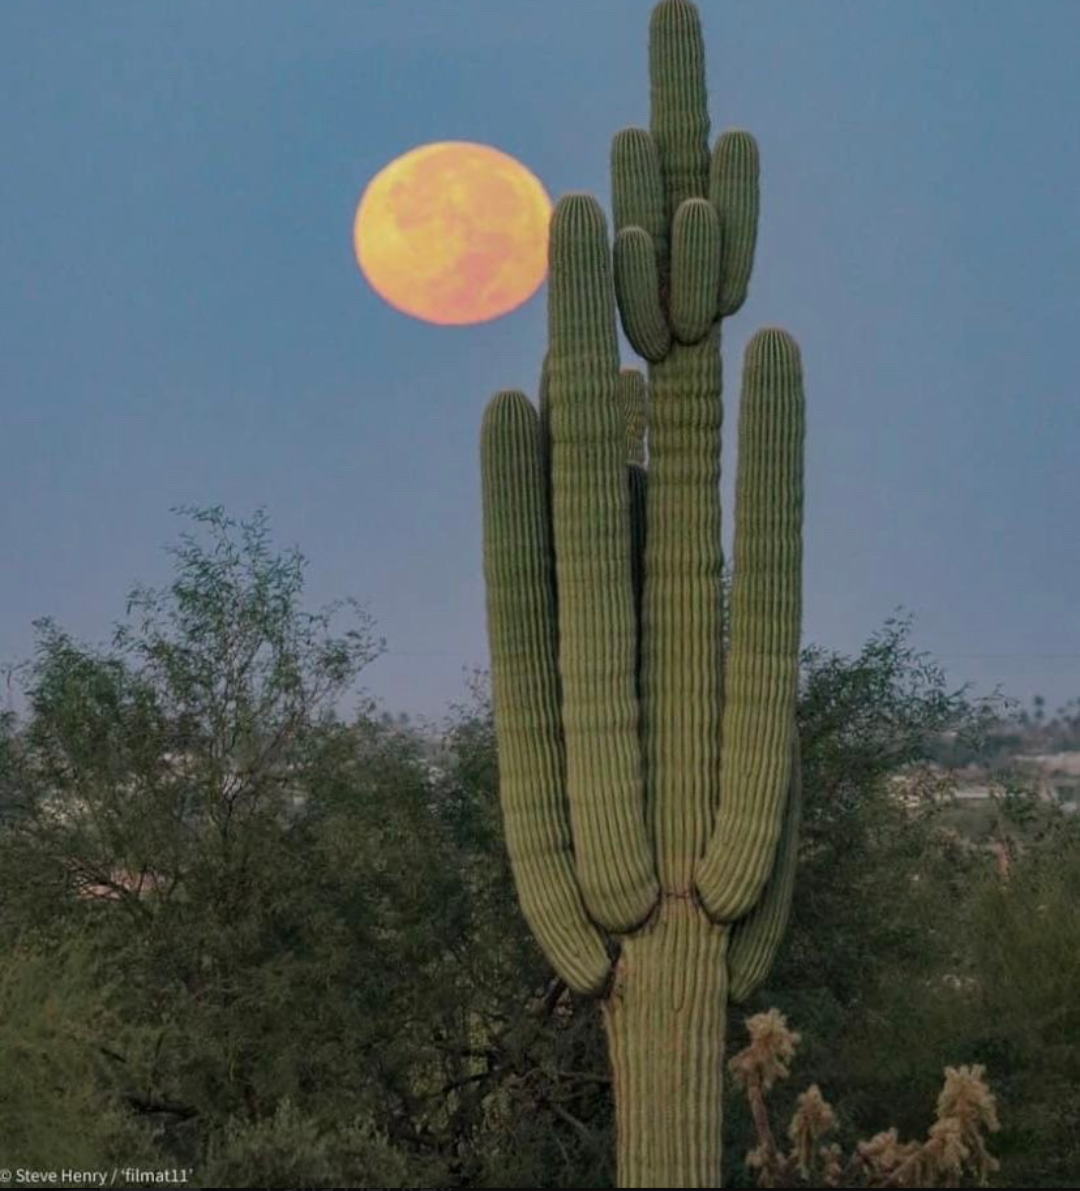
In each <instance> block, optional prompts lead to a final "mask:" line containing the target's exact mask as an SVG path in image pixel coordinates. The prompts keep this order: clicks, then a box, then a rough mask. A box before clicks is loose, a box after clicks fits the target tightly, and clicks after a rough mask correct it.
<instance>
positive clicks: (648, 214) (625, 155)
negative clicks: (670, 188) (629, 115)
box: [611, 128, 668, 271]
mask: <svg viewBox="0 0 1080 1191" xmlns="http://www.w3.org/2000/svg"><path fill="white" fill-rule="evenodd" d="M611 179H612V187H611V210H612V219H613V220H614V223H615V233H616V235H618V233H619V232H621V231H622V230H623V229H624V228H628V227H639V228H641V230H642V231H643V232H646V233H647V234H648V235H649V236H650V238H651V239H652V242H653V244H654V246H655V248H656V253H657V258H656V259H657V265H658V266H660V267H661V271H662V267H663V266H664V262H665V261H666V260H667V249H668V217H667V211H666V209H665V199H664V179H663V175H662V173H661V171H660V155H659V153H658V152H657V149H656V142H655V141H654V140H653V137H652V133H651V132H649V130H648V129H647V128H624V129H623V130H622V131H621V132H617V133H616V134H615V136H614V138H613V139H612V142H611Z"/></svg>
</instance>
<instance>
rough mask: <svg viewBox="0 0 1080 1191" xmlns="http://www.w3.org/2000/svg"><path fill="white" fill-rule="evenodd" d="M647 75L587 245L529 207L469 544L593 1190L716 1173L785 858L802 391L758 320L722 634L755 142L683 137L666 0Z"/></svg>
mask: <svg viewBox="0 0 1080 1191" xmlns="http://www.w3.org/2000/svg"><path fill="white" fill-rule="evenodd" d="M650 75H651V90H652V114H651V128H650V130H648V131H646V130H644V129H627V130H625V131H623V132H621V133H619V134H618V135H617V136H616V137H615V141H614V145H613V150H612V174H613V194H614V216H615V239H614V248H613V252H612V248H611V246H609V242H608V234H607V228H606V223H605V219H604V215H603V213H602V211H601V210H600V208H599V206H598V205H597V204H596V202H595V201H594V200H593V199H591V198H589V197H588V196H584V195H569V196H567V197H566V198H564V199H562V200H561V201H560V202H559V204H558V205H557V207H556V209H555V213H554V215H553V219H552V224H551V239H550V266H551V269H550V279H549V308H548V309H549V348H548V354H547V358H546V361H545V368H544V375H543V377H542V379H541V397H540V409H539V411H537V410H536V409H534V407H533V406H532V405H531V404H530V403H529V401H528V400H527V398H526V397H525V396H524V394H523V393H521V392H518V391H505V392H501V393H498V394H496V396H495V397H494V398H493V399H492V401H491V403H490V404H489V406H488V408H487V411H486V413H485V415H484V423H483V429H482V434H481V440H482V441H481V455H482V471H483V496H484V568H485V578H486V582H487V593H488V625H489V633H490V640H491V651H492V672H493V685H494V696H495V716H496V729H497V734H498V747H499V764H500V787H501V798H502V804H503V814H504V824H505V830H506V837H507V844H508V848H509V852H510V857H511V861H512V864H513V870H514V875H515V880H516V884H517V889H518V894H519V897H520V901H521V905H522V909H523V911H524V913H525V916H526V918H527V920H528V922H529V924H530V926H531V928H532V930H533V932H534V933H535V935H536V938H537V939H538V941H539V943H540V945H541V946H542V947H543V949H544V951H545V952H546V954H547V956H548V958H549V959H550V961H551V963H552V965H553V966H554V968H555V969H556V971H557V972H558V973H559V974H560V975H561V976H562V978H563V979H564V980H565V981H566V983H567V984H568V985H569V986H570V987H571V988H572V989H574V990H576V991H577V992H579V993H583V994H586V995H591V996H596V997H599V998H601V1000H602V1004H603V1011H604V1018H605V1024H606V1029H607V1034H608V1040H609V1049H610V1055H611V1063H612V1069H613V1075H614V1080H613V1082H614V1091H615V1100H616V1110H617V1130H618V1172H619V1185H620V1186H624V1187H717V1186H719V1185H720V1131H721V1093H722V1071H723V1050H724V1031H725V1018H726V1006H727V1003H728V1001H729V1000H732V1001H739V1000H742V999H744V998H745V997H746V996H747V995H748V994H749V993H750V992H751V991H752V990H753V988H754V987H756V985H757V984H758V983H759V982H760V980H761V979H762V978H763V977H764V975H765V974H766V972H767V971H768V968H769V965H770V964H771V961H772V958H773V955H774V952H775V950H776V946H777V944H778V942H779V939H780V936H781V934H782V932H783V929H784V926H785V923H786V919H787V915H788V910H789V907H790V901H791V892H792V884H793V879H794V868H795V850H796V840H797V830H798V815H799V780H798V746H797V739H796V731H795V697H796V681H797V664H798V649H799V626H800V615H801V568H802V546H801V530H802V457H803V437H804V401H803V392H802V377H801V366H800V361H799V352H798V348H797V347H796V345H795V343H794V341H793V340H792V339H791V338H790V337H789V336H788V335H787V334H785V333H784V332H783V331H779V330H774V329H768V330H764V331H761V332H759V333H758V334H757V335H755V336H754V338H753V339H752V340H751V342H750V344H749V346H748V348H747V352H746V361H745V367H744V372H743V391H742V403H741V410H740V426H739V440H740V441H739V462H738V473H737V477H736V510H735V512H736V517H735V523H736V528H735V544H734V583H733V588H732V594H731V601H730V604H731V607H730V627H729V634H728V636H729V638H730V653H729V656H728V657H727V658H726V659H725V658H724V657H723V649H722V642H723V640H724V633H723V631H722V630H723V627H724V626H723V622H722V617H723V615H724V608H723V592H722V586H721V577H722V570H723V558H722V553H721V541H720V526H721V521H720V488H719V478H720V429H721V400H720V389H721V368H720V333H719V328H720V320H721V319H722V318H723V317H725V316H727V315H729V314H732V313H734V312H735V311H736V310H737V309H738V308H739V307H740V306H741V305H742V303H743V300H744V299H745V296H746V290H747V284H748V281H749V276H750V268H751V264H752V260H753V253H754V242H755V237H756V225H757V211H758V161H757V149H756V146H755V143H754V141H753V139H752V138H751V137H749V136H748V135H747V134H745V133H741V132H732V133H725V134H724V135H723V136H721V137H720V138H719V140H718V141H717V143H716V146H715V148H714V149H713V151H712V154H711V156H710V153H709V150H708V115H707V111H706V95H705V83H704V51H703V45H702V38H701V29H700V25H699V20H698V14H697V11H696V9H695V8H694V6H693V4H691V3H689V2H688V0H661V3H659V4H658V5H657V6H656V8H655V10H654V12H653V16H652V22H651V26H650ZM616 299H617V304H618V309H619V311H620V313H621V316H622V323H623V327H624V329H625V332H626V335H627V338H628V339H629V341H630V343H631V344H632V346H633V347H634V349H635V350H636V351H637V352H638V353H640V354H641V355H642V356H643V357H644V358H645V359H646V360H647V361H648V363H649V379H648V386H647V389H648V392H647V393H646V383H645V380H644V378H643V377H642V376H641V375H640V373H637V372H635V371H632V370H627V371H623V372H620V364H619V356H618V343H617V338H616V330H615V310H616ZM646 427H647V431H646ZM646 434H647V444H648V456H647V468H646V465H645V459H646V457H645V449H644V444H645V438H646Z"/></svg>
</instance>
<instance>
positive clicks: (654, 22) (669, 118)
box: [649, 0, 709, 223]
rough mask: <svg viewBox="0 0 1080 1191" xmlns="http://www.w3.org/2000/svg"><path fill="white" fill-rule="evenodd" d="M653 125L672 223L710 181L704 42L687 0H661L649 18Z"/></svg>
mask: <svg viewBox="0 0 1080 1191" xmlns="http://www.w3.org/2000/svg"><path fill="white" fill-rule="evenodd" d="M649 82H650V96H651V105H650V111H651V115H650V120H649V128H650V131H651V132H652V136H653V140H654V141H655V142H656V148H657V154H658V156H659V158H660V171H661V174H662V176H663V179H664V195H665V209H666V212H667V218H668V221H669V223H670V221H671V220H672V219H674V217H675V212H676V211H677V210H678V209H679V206H680V204H681V203H682V202H683V201H684V200H686V199H688V198H704V197H705V195H706V193H707V189H708V182H709V147H708V143H709V108H708V102H707V97H706V93H705V43H704V40H703V38H702V36H701V21H700V19H699V17H698V13H697V9H696V8H695V7H694V5H693V4H691V3H689V0H660V3H659V4H657V6H656V7H655V8H654V9H653V12H652V17H651V19H650V21H649Z"/></svg>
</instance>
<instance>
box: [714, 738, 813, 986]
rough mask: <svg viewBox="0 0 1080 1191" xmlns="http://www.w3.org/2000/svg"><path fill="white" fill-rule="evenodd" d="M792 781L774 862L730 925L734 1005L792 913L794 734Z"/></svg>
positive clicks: (757, 976)
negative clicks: (752, 900)
mask: <svg viewBox="0 0 1080 1191" xmlns="http://www.w3.org/2000/svg"><path fill="white" fill-rule="evenodd" d="M791 765H792V769H791V784H790V786H789V788H788V796H787V805H786V807H785V809H784V825H783V828H782V829H781V832H780V842H779V844H778V845H777V848H776V863H775V864H774V865H773V870H772V874H771V876H770V877H769V882H768V884H767V885H766V886H765V891H764V892H763V893H762V895H761V897H760V899H759V900H758V903H757V905H755V906H754V908H753V909H752V910H751V911H750V913H749V914H747V915H746V917H745V918H740V919H739V921H738V922H736V923H735V924H734V925H733V926H732V928H731V942H730V943H729V944H728V957H727V962H728V996H729V997H730V999H731V1000H732V1001H734V1002H735V1003H736V1004H742V1003H743V1002H745V1001H747V1000H749V998H750V997H751V995H752V994H753V993H754V992H756V991H757V989H758V988H759V987H760V985H761V983H762V982H763V981H764V980H765V978H766V976H768V974H769V971H770V970H771V968H772V965H773V960H774V959H775V958H776V953H777V951H778V950H779V948H780V942H781V940H782V939H783V937H784V931H785V930H786V929H787V924H788V919H789V918H790V917H791V902H792V896H793V894H794V892H795V872H796V869H797V867H798V858H799V823H800V820H801V819H802V773H801V765H800V761H799V743H798V737H796V740H795V747H794V750H793V755H792V762H791Z"/></svg>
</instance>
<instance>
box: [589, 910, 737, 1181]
mask: <svg viewBox="0 0 1080 1191" xmlns="http://www.w3.org/2000/svg"><path fill="white" fill-rule="evenodd" d="M727 943H728V932H727V930H726V929H725V928H724V927H720V926H717V925H716V924H715V923H713V922H711V921H710V920H709V918H708V917H707V916H706V915H705V913H704V912H703V911H702V910H701V909H700V908H699V907H698V905H697V904H696V903H695V901H694V899H692V898H687V897H666V898H665V899H664V900H663V902H662V903H661V905H660V907H659V909H658V911H657V913H656V915H655V916H654V918H653V920H652V921H650V923H649V925H648V926H647V927H646V928H645V929H643V930H642V931H640V932H638V933H637V934H636V935H634V936H633V937H632V938H630V939H627V941H626V943H625V945H624V947H623V950H622V954H621V955H620V957H619V962H618V965H617V966H616V969H615V980H614V984H613V987H612V989H611V993H610V995H609V996H608V998H607V999H606V1000H605V1002H604V1024H605V1027H606V1030H607V1038H608V1050H609V1053H610V1056H611V1068H612V1079H613V1087H614V1095H615V1120H616V1134H617V1168H618V1185H619V1186H620V1187H719V1186H720V1157H721V1147H720V1136H721V1133H720V1127H721V1117H722V1112H723V1087H724V1084H723V1061H724V1021H725V1016H726V1013H727V999H728V998H727V964H726V962H725V961H726V955H725V953H726V951H727Z"/></svg>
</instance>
